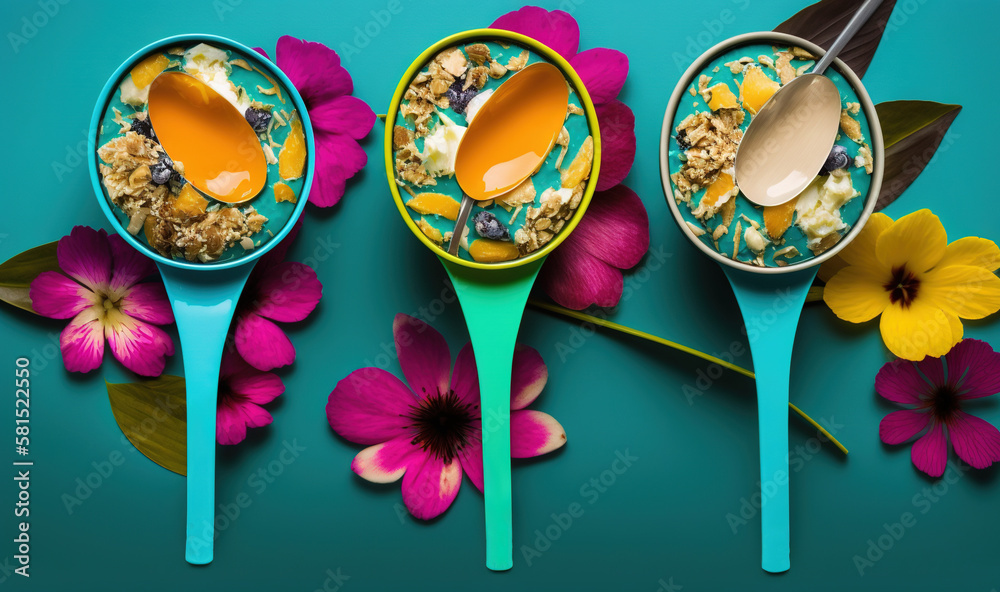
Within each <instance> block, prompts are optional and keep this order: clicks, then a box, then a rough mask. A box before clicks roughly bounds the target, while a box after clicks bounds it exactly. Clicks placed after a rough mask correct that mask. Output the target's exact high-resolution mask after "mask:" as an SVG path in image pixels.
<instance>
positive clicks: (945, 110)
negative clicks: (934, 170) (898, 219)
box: [875, 101, 962, 211]
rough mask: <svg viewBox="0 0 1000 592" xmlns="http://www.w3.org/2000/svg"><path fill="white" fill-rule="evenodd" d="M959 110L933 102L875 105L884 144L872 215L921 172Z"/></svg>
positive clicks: (890, 201)
mask: <svg viewBox="0 0 1000 592" xmlns="http://www.w3.org/2000/svg"><path fill="white" fill-rule="evenodd" d="M961 110H962V106H961V105H948V104H944V103H935V102H933V101H888V102H885V103H879V104H878V105H875V111H876V113H878V119H879V123H880V124H881V126H882V136H883V138H884V140H885V176H884V177H883V179H882V190H881V191H880V192H879V197H878V202H877V203H876V204H875V211H879V210H881V209H883V208H885V207H886V206H887V205H889V204H891V203H892V202H894V201H896V198H898V197H899V196H900V194H902V193H903V191H905V190H906V188H907V187H909V186H910V183H913V181H914V180H915V179H916V178H917V177H918V176H919V175H920V173H921V172H923V170H924V167H925V166H927V163H928V162H930V160H931V158H933V157H934V153H935V152H937V149H938V147H939V146H940V145H941V140H943V139H944V136H945V133H947V131H948V128H949V127H951V122H952V121H954V120H955V117H957V116H958V112H959V111H961Z"/></svg>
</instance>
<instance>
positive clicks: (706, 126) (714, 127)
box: [670, 109, 744, 201]
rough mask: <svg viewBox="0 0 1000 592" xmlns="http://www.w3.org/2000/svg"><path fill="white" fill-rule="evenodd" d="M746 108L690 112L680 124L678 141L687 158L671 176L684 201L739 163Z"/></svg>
mask: <svg viewBox="0 0 1000 592" xmlns="http://www.w3.org/2000/svg"><path fill="white" fill-rule="evenodd" d="M743 118H744V113H743V110H742V109H720V110H718V111H702V112H700V113H695V114H692V115H689V116H687V117H685V118H684V120H683V121H681V123H680V125H678V126H677V129H676V131H677V143H678V145H680V146H681V148H682V149H684V150H686V155H687V161H686V162H685V163H684V165H683V166H681V169H680V170H679V171H677V172H676V173H674V174H673V175H671V176H670V178H671V180H673V182H674V185H676V186H677V191H678V193H679V195H680V196H681V199H683V200H684V201H690V199H691V194H692V193H695V192H697V191H698V190H699V189H701V188H702V187H708V186H709V185H711V184H712V183H713V182H714V181H715V180H716V178H718V176H719V173H720V172H722V171H724V170H726V169H730V168H732V167H733V165H734V164H735V163H736V149H737V148H739V145H740V140H742V139H743V130H742V129H741V128H740V126H741V125H743Z"/></svg>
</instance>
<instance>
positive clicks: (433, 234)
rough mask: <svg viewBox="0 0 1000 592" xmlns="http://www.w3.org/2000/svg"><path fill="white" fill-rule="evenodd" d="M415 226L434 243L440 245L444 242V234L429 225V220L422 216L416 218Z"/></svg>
mask: <svg viewBox="0 0 1000 592" xmlns="http://www.w3.org/2000/svg"><path fill="white" fill-rule="evenodd" d="M417 228H419V229H420V231H421V232H423V233H424V236H426V237H427V238H429V239H431V240H432V241H434V242H435V243H437V244H439V245H440V244H441V243H442V242H444V236H443V235H442V234H441V231H440V230H438V229H437V228H434V227H433V226H431V224H430V222H428V221H427V220H424V219H423V218H421V219H419V220H417Z"/></svg>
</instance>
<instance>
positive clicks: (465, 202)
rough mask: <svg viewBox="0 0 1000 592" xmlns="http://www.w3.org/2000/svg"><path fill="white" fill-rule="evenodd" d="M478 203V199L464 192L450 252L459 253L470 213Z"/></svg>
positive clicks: (449, 245)
mask: <svg viewBox="0 0 1000 592" xmlns="http://www.w3.org/2000/svg"><path fill="white" fill-rule="evenodd" d="M474 205H476V200H474V199H472V198H471V197H469V196H468V195H466V194H465V193H464V192H463V193H462V205H461V206H459V208H458V217H457V218H455V231H454V232H453V233H452V235H451V242H449V243H448V254H449V255H458V246H459V245H460V244H461V243H462V234H464V232H465V224H466V222H468V221H469V214H471V213H472V206H474Z"/></svg>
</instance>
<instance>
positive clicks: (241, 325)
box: [233, 223, 323, 371]
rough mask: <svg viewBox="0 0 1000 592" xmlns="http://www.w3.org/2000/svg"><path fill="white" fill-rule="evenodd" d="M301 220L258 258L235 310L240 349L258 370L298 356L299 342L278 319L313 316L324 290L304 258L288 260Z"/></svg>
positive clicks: (285, 363)
mask: <svg viewBox="0 0 1000 592" xmlns="http://www.w3.org/2000/svg"><path fill="white" fill-rule="evenodd" d="M300 227H301V223H299V224H296V225H295V227H294V228H293V229H292V231H291V232H290V233H289V234H288V236H287V237H285V239H284V240H282V241H281V242H280V243H279V244H277V245H275V246H274V248H273V249H271V250H270V251H268V252H267V253H265V254H264V255H263V256H262V257H261V258H260V260H259V261H258V262H257V267H255V268H254V270H253V272H252V273H251V274H250V278H249V279H248V280H247V285H246V287H245V288H244V289H243V295H242V296H240V302H239V304H238V305H237V307H236V313H235V315H234V319H233V322H234V326H235V329H234V330H233V333H234V342H235V344H236V350H237V351H238V352H239V353H240V355H241V356H243V359H244V360H246V361H247V362H248V363H249V364H250V365H251V366H253V367H254V368H256V369H258V370H263V371H267V370H273V369H274V368H280V367H281V366H287V365H289V364H291V363H292V362H294V361H295V346H293V345H292V342H291V340H290V339H288V336H287V335H285V332H284V331H282V330H281V328H280V327H279V326H278V325H276V324H274V321H277V322H279V323H293V322H296V321H301V320H303V319H305V318H306V317H308V316H309V314H310V313H312V311H313V310H314V309H315V308H316V305H317V304H319V301H320V298H321V297H322V296H323V284H322V283H320V281H319V279H318V278H317V277H316V272H315V271H313V269H312V268H311V267H309V266H308V265H306V264H304V263H297V262H295V261H285V260H284V259H285V255H286V254H287V253H288V247H289V246H290V245H291V242H292V241H293V240H295V237H296V236H297V235H298V232H299V228H300Z"/></svg>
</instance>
